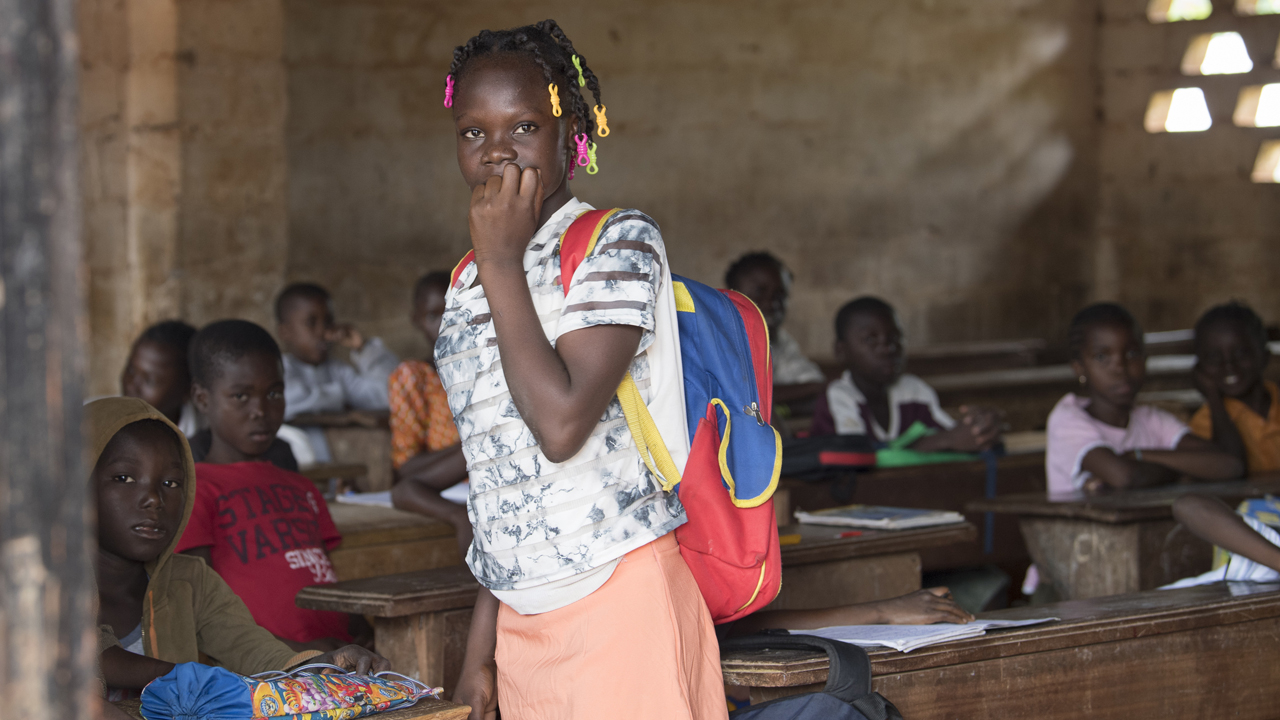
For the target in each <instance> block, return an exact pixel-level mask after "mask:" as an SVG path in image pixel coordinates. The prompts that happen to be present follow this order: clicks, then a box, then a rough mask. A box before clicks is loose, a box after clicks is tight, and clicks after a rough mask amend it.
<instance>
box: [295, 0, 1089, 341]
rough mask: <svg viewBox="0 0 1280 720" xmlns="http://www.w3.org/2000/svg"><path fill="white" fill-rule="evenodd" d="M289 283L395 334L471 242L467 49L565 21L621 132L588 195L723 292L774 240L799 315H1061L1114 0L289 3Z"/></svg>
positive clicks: (404, 335)
mask: <svg viewBox="0 0 1280 720" xmlns="http://www.w3.org/2000/svg"><path fill="white" fill-rule="evenodd" d="M285 14H286V18H287V20H286V23H285V58H286V63H287V66H288V103H289V115H288V131H287V142H288V177H289V183H288V184H289V189H288V194H289V200H288V207H289V233H290V242H289V258H288V266H287V275H288V278H289V279H290V280H301V279H306V280H316V281H319V282H321V283H324V284H325V285H327V286H329V287H330V288H331V289H332V290H333V291H334V293H335V297H336V301H337V305H338V312H339V314H340V315H341V316H342V317H344V318H346V319H349V320H353V321H356V322H358V323H360V324H361V325H362V326H363V327H365V328H366V329H367V330H369V331H371V332H376V333H379V334H382V335H383V336H384V337H387V339H388V340H389V341H390V342H391V344H392V345H393V347H395V348H396V349H398V350H400V351H401V352H411V353H414V354H419V353H422V352H424V351H425V348H424V347H422V345H421V341H420V340H417V339H416V338H415V337H414V335H413V333H412V331H411V329H410V328H409V325H408V322H407V320H406V319H405V315H406V313H407V310H408V308H407V305H408V293H409V287H410V285H411V283H412V281H413V279H414V278H415V277H416V276H417V275H418V274H420V273H421V272H423V271H425V270H428V269H433V268H443V269H448V268H450V267H452V266H453V264H454V263H455V262H456V261H457V259H458V258H459V257H460V256H461V255H462V254H463V253H464V252H465V250H466V249H467V247H468V237H467V226H466V209H467V198H468V194H467V191H466V188H465V187H464V185H463V183H462V181H461V178H460V176H459V174H458V171H457V166H456V162H455V160H454V139H453V134H452V124H451V118H450V116H449V113H448V111H447V110H445V109H444V108H442V107H441V105H440V101H441V99H442V97H443V82H444V75H445V73H446V72H447V68H448V64H449V60H450V59H451V57H452V50H453V47H454V46H455V45H457V44H460V43H462V42H464V41H465V40H466V39H467V38H468V37H470V36H471V35H472V34H474V33H475V32H476V31H478V30H479V29H481V28H484V27H491V28H501V27H509V26H513V25H517V24H521V23H525V22H530V21H533V20H538V19H541V18H544V17H556V18H557V19H558V20H560V21H561V23H562V25H563V26H564V27H565V29H566V32H567V33H568V34H569V36H570V37H571V38H572V39H573V40H574V42H575V43H576V45H577V47H578V48H579V49H580V50H581V51H582V53H583V54H584V55H585V56H586V57H587V59H588V60H589V63H590V65H591V66H592V68H593V69H594V70H595V71H596V73H597V74H598V75H599V76H600V77H601V79H602V83H603V90H604V94H605V102H606V104H607V105H608V108H609V117H610V126H611V128H612V129H613V131H614V132H613V134H612V135H611V136H610V137H609V138H608V139H605V140H602V141H601V142H600V148H601V150H600V153H601V154H600V165H601V172H600V174H599V175H597V176H595V177H593V178H590V179H583V178H580V179H579V180H578V181H576V182H575V183H574V188H575V191H576V192H577V193H578V194H579V196H580V197H582V198H583V199H585V200H587V201H589V202H592V203H593V204H596V205H597V206H607V205H624V206H632V207H638V208H641V209H643V210H645V211H646V212H648V213H649V214H651V215H653V216H654V217H655V218H656V219H657V220H658V222H659V224H660V225H661V226H662V228H663V231H664V236H665V237H666V240H667V243H668V250H669V252H670V255H671V257H672V263H673V267H674V268H675V269H676V270H677V271H678V272H681V273H683V274H686V275H689V276H692V277H694V278H697V279H700V280H703V281H705V282H709V283H714V284H717V285H718V284H719V282H720V279H721V278H722V276H723V272H724V270H725V268H726V266H727V265H728V263H729V262H730V261H731V260H732V259H733V258H734V257H736V256H738V255H739V254H741V253H743V252H746V251H749V250H754V249H764V248H767V249H770V250H772V251H774V252H776V253H777V254H779V255H780V256H782V257H783V258H784V259H785V260H786V262H787V263H788V264H789V265H790V266H791V267H792V268H793V270H794V271H795V274H796V279H797V287H796V290H795V293H794V298H793V303H792V319H791V320H790V321H789V322H788V326H789V328H790V329H791V331H792V332H793V333H794V334H795V335H796V336H797V337H798V338H799V339H800V341H801V342H802V343H803V344H804V345H805V346H806V347H807V348H808V349H809V351H810V352H811V353H814V354H817V355H827V354H829V352H830V350H829V348H830V344H831V340H832V331H831V328H830V325H831V318H832V316H833V315H834V312H835V309H836V308H837V307H838V306H839V304H840V303H842V302H843V301H845V300H848V299H850V298H851V297H853V296H854V295H856V294H859V293H867V292H872V293H878V294H882V295H884V296H885V297H887V298H888V299H890V300H891V301H892V302H894V303H895V304H896V305H898V307H899V309H900V311H901V312H902V314H903V317H904V319H905V320H906V323H907V325H908V332H909V334H910V340H911V341H912V342H918V343H923V342H941V341H954V340H968V339H985V338H1008V337H1020V336H1044V335H1053V334H1057V333H1059V332H1060V330H1061V328H1062V326H1063V325H1064V323H1065V320H1066V319H1067V318H1069V316H1070V313H1071V312H1072V311H1073V310H1074V309H1075V308H1076V307H1077V306H1078V305H1079V304H1080V303H1081V302H1083V301H1084V299H1085V298H1086V297H1087V296H1088V295H1089V294H1090V292H1091V285H1090V283H1091V274H1092V272H1093V263H1092V260H1091V255H1092V233H1093V228H1094V221H1095V215H1096V212H1095V211H1096V205H1097V172H1098V168H1097V161H1096V158H1097V145H1096V143H1097V137H1096V135H1097V134H1096V127H1097V125H1096V112H1097V108H1096V106H1097V97H1096V76H1095V69H1094V67H1093V58H1094V56H1095V39H1096V27H1097V25H1096V18H1097V7H1096V5H1095V3H1094V2H1088V1H1085V0H981V1H980V2H979V1H975V2H936V1H933V0H908V1H904V0H863V1H862V2H857V3H836V2H824V1H821V0H803V1H800V2H791V3H778V2H743V1H741V0H698V1H696V2H689V1H684V2H672V1H664V0H647V1H646V2H638V3H629V4H616V5H610V6H609V7H608V11H607V12H606V11H605V9H604V7H602V6H601V5H599V3H590V2H500V1H496V0H477V1H474V2H469V3H439V2H422V1H421V0H286V2H285Z"/></svg>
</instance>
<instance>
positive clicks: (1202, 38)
mask: <svg viewBox="0 0 1280 720" xmlns="http://www.w3.org/2000/svg"><path fill="white" fill-rule="evenodd" d="M1250 70H1253V60H1252V59H1251V58H1250V57H1249V50H1248V48H1246V47H1245V46H1244V38H1242V37H1240V33H1238V32H1219V33H1205V34H1204V35H1197V36H1195V37H1194V38H1191V43H1190V44H1188V45H1187V51H1186V53H1184V54H1183V56H1182V74H1183V75H1239V74H1240V73H1247V72H1249V71H1250Z"/></svg>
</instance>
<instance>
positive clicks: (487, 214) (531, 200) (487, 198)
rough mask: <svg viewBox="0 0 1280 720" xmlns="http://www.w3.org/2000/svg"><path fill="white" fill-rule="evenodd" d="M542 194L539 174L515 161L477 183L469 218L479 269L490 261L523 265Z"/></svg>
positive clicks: (540, 174) (539, 208)
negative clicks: (484, 180)
mask: <svg viewBox="0 0 1280 720" xmlns="http://www.w3.org/2000/svg"><path fill="white" fill-rule="evenodd" d="M542 194H543V193H542V173H541V172H540V171H539V170H538V169H537V168H523V169H521V168H520V166H519V165H516V164H515V163H507V164H506V165H505V166H503V168H502V175H501V176H498V175H495V176H493V177H491V178H489V179H488V180H487V181H486V182H485V183H484V184H482V185H477V186H476V188H475V190H473V191H472V192H471V212H470V215H469V218H468V221H469V224H470V226H471V245H472V247H473V248H474V249H475V253H476V265H477V266H479V268H481V269H483V268H484V267H485V265H487V264H493V263H498V264H515V265H518V266H521V267H523V264H524V251H525V247H526V246H527V245H528V244H529V240H530V239H531V238H532V237H533V234H534V233H535V232H537V230H538V217H539V215H540V214H541V212H542V200H543V197H542Z"/></svg>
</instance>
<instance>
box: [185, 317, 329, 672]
mask: <svg viewBox="0 0 1280 720" xmlns="http://www.w3.org/2000/svg"><path fill="white" fill-rule="evenodd" d="M191 374H192V379H193V384H192V392H191V396H192V400H193V401H194V402H195V404H196V407H197V408H199V410H200V412H201V413H202V414H203V415H204V416H205V417H206V418H208V420H209V430H210V434H211V442H210V446H209V451H208V453H207V454H206V455H205V458H204V462H201V463H198V464H197V465H196V476H197V478H198V479H199V483H198V485H197V491H196V504H195V509H194V511H193V513H192V516H191V521H190V523H189V524H188V525H187V529H186V532H185V533H184V534H183V536H182V540H181V542H180V543H179V545H178V550H179V551H180V552H186V553H189V554H192V555H197V556H199V557H203V558H204V559H205V560H206V561H207V562H208V563H209V566H210V567H212V568H213V569H214V570H216V571H217V572H218V574H220V575H222V577H223V579H224V580H226V581H227V584H228V585H230V586H231V588H232V589H233V590H235V591H236V594H237V595H239V596H240V597H241V598H242V599H243V600H244V602H245V604H246V605H247V606H248V607H249V611H250V612H252V613H253V617H254V620H256V621H257V623H258V624H259V625H261V626H262V627H264V628H266V629H268V630H270V631H271V632H272V633H273V634H274V635H276V637H278V638H280V639H281V640H284V641H285V642H286V643H289V644H290V645H291V646H292V647H295V648H298V649H301V648H307V647H314V648H316V649H321V650H326V649H331V648H333V647H337V646H339V645H341V644H344V643H346V642H350V639H351V632H350V631H349V623H350V622H351V621H353V620H354V618H353V617H351V616H348V615H346V614H345V613H336V612H321V611H316V610H303V609H301V608H299V607H297V606H295V605H294V596H296V595H297V593H298V591H299V590H301V589H302V588H304V587H306V586H308V585H316V584H323V583H333V582H337V576H336V575H335V574H334V572H333V566H332V564H330V562H329V556H328V554H327V552H326V550H327V549H329V548H333V547H336V546H337V544H338V543H339V542H340V541H341V539H342V538H341V536H340V535H339V534H338V530H337V528H336V527H335V526H334V524H333V520H332V519H331V518H330V517H329V510H328V507H327V506H326V505H325V502H324V498H323V497H322V496H321V495H320V493H319V492H318V491H317V489H316V487H315V485H314V484H313V483H312V482H311V481H310V480H307V479H306V478H304V477H302V476H301V475H298V474H296V473H292V472H289V471H287V470H284V469H282V468H279V467H276V466H275V465H272V464H271V463H269V462H265V461H264V460H265V457H264V456H265V455H266V453H267V451H268V450H269V449H270V448H271V445H272V443H273V441H274V440H275V439H276V431H277V430H279V428H280V423H281V422H282V421H283V417H284V377H283V370H282V368H281V360H280V348H279V346H277V345H276V342H275V340H273V339H272V338H271V335H270V334H268V333H267V331H266V330H264V329H262V328H261V327H259V326H257V325H255V324H253V323H251V322H247V321H244V320H223V321H220V322H215V323H212V324H210V325H208V326H206V327H205V328H204V329H202V330H201V331H200V332H199V333H197V334H196V337H195V339H194V340H192V343H191Z"/></svg>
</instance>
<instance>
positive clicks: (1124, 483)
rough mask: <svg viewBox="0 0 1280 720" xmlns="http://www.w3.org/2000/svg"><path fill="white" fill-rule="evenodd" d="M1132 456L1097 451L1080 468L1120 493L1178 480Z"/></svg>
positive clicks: (1170, 473)
mask: <svg viewBox="0 0 1280 720" xmlns="http://www.w3.org/2000/svg"><path fill="white" fill-rule="evenodd" d="M1144 460H1146V451H1144V453H1143V460H1138V459H1136V458H1135V457H1134V456H1133V455H1132V454H1130V453H1126V454H1124V455H1117V454H1116V453H1115V451H1113V450H1112V449H1111V448H1101V447H1100V448H1094V449H1092V450H1090V451H1089V452H1088V454H1086V455H1085V456H1084V460H1083V461H1081V463H1080V467H1081V468H1082V469H1084V470H1087V471H1089V473H1090V474H1092V475H1093V477H1095V478H1097V479H1098V480H1100V481H1101V482H1102V483H1103V484H1105V485H1106V486H1107V487H1111V488H1114V489H1116V490H1134V489H1137V488H1145V487H1155V486H1157V485H1168V484H1169V483H1172V482H1174V481H1175V480H1177V479H1178V473H1176V472H1174V471H1173V470H1172V469H1170V468H1168V467H1166V466H1164V465H1160V464H1157V463H1154V462H1144Z"/></svg>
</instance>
